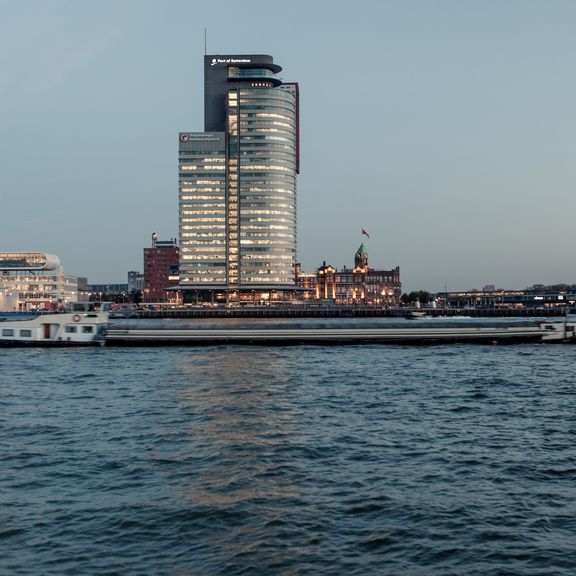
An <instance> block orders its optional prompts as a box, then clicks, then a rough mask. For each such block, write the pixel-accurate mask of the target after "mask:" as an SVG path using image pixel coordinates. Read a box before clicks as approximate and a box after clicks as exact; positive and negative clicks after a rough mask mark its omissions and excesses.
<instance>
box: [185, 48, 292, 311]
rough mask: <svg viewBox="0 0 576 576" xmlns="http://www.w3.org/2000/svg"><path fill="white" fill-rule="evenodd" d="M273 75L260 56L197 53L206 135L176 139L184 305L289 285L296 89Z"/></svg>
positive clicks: (268, 60) (275, 69)
mask: <svg viewBox="0 0 576 576" xmlns="http://www.w3.org/2000/svg"><path fill="white" fill-rule="evenodd" d="M281 70H282V68H281V67H280V66H278V65H277V64H274V62H273V59H272V57H271V56H266V55H260V54H259V55H246V56H222V55H211V56H205V57H204V132H181V133H180V138H179V139H180V146H179V148H180V161H179V168H180V178H179V200H180V202H179V203H180V216H179V221H180V285H179V288H180V289H181V290H182V291H183V293H184V301H185V302H187V301H188V302H193V301H195V300H206V299H210V300H214V297H215V296H216V297H217V298H226V299H230V300H241V299H247V298H251V299H255V300H256V299H259V298H266V297H270V294H271V293H273V294H276V295H278V294H281V293H283V292H287V291H288V292H289V291H291V290H294V289H295V286H294V265H295V262H296V174H297V173H298V172H299V145H298V137H299V130H298V85H297V84H295V83H284V82H282V81H281V80H280V79H279V78H278V76H277V74H278V73H279V72H280V71H281ZM265 294H268V296H265Z"/></svg>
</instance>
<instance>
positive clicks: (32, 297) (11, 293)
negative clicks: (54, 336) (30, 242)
mask: <svg viewBox="0 0 576 576" xmlns="http://www.w3.org/2000/svg"><path fill="white" fill-rule="evenodd" d="M77 300H78V278H77V277H75V276H68V275H65V274H64V268H63V267H62V265H61V264H60V260H59V258H58V256H54V255H53V254H46V253H44V252H0V311H5V312H26V311H31V310H52V309H56V308H59V307H62V306H64V305H66V304H68V303H70V302H74V301H77Z"/></svg>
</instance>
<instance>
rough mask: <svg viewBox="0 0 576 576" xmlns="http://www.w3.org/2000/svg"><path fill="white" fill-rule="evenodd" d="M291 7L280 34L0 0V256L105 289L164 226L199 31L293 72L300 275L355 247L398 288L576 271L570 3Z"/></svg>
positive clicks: (133, 12) (140, 13)
mask: <svg viewBox="0 0 576 576" xmlns="http://www.w3.org/2000/svg"><path fill="white" fill-rule="evenodd" d="M293 6H294V10H291V11H290V12H289V13H284V12H283V13H282V22H281V24H282V26H281V27H280V28H278V25H279V23H278V16H277V14H276V12H277V11H276V10H274V9H272V8H271V7H270V4H269V3H265V2H262V1H247V2H245V3H243V4H242V5H241V6H240V5H238V4H237V3H233V2H229V3H226V2H225V3H224V7H225V10H222V7H219V8H218V9H215V8H209V7H208V6H202V5H193V4H192V3H189V2H184V1H179V0H174V1H172V2H168V3H165V4H160V3H158V2H152V1H146V0H144V1H142V2H138V3H136V2H126V3H122V4H116V3H113V2H110V1H107V0H104V1H103V2H101V3H99V4H98V6H95V5H84V4H81V3H76V2H71V1H64V0H54V1H53V2H50V3H43V2H39V1H34V0H32V1H31V2H27V3H26V4H25V5H24V4H22V5H18V4H16V3H13V2H3V1H1V0H0V7H1V8H2V9H3V10H2V12H3V19H2V21H1V22H0V47H1V48H2V49H1V50H0V54H1V56H0V71H2V74H1V75H0V107H1V110H2V114H1V115H0V153H1V154H2V158H3V169H2V171H1V172H0V190H1V197H0V201H1V206H2V210H1V211H0V227H1V229H2V237H1V239H0V247H1V248H2V250H4V251H28V250H37V251H41V252H47V253H53V254H56V255H58V256H59V257H60V260H61V261H62V263H63V265H64V267H65V270H66V272H67V273H72V274H75V275H78V276H88V277H89V278H90V281H91V282H102V283H105V282H116V281H119V280H122V279H124V278H125V275H126V273H127V271H128V270H141V269H142V248H143V247H144V246H147V245H148V238H149V236H150V234H151V232H152V231H154V230H155V231H157V232H158V234H159V236H161V237H172V236H174V235H176V234H177V230H178V184H177V167H176V161H175V158H176V150H177V144H176V136H177V134H178V133H179V132H184V131H186V130H189V131H190V132H194V131H198V130H200V129H201V127H202V126H203V106H202V93H203V77H202V76H203V65H202V64H203V56H204V29H205V28H207V45H208V50H207V51H208V53H210V54H272V55H274V58H275V60H277V61H278V62H280V63H281V65H282V66H283V67H284V69H285V70H287V71H288V76H289V77H290V78H295V79H297V80H298V82H299V84H300V92H301V97H300V109H301V122H300V124H301V163H302V174H301V176H300V177H299V184H298V190H299V191H298V212H297V217H298V253H297V260H298V261H300V262H302V266H303V269H305V270H310V271H312V270H314V269H315V268H317V267H318V266H320V265H321V264H322V261H324V260H325V261H327V262H329V263H330V264H332V265H334V266H336V267H338V268H339V267H341V266H343V265H347V264H350V262H349V255H350V253H351V252H352V251H353V250H354V249H356V247H357V245H358V244H360V242H361V241H365V243H366V247H367V250H368V253H369V254H370V261H371V263H372V265H373V266H375V267H378V268H392V267H394V266H397V265H399V266H400V267H401V269H402V283H403V291H411V290H418V289H427V290H430V291H440V290H444V289H445V287H447V288H448V290H466V289H470V288H482V286H484V285H486V284H493V285H495V286H497V287H502V288H524V287H526V286H529V285H532V284H536V283H542V284H554V283H560V282H565V283H573V282H574V277H573V273H572V271H571V269H570V267H569V265H568V262H569V259H568V249H567V246H568V244H569V242H570V240H571V229H572V222H571V220H570V212H571V210H570V209H571V207H572V204H573V202H574V200H573V199H572V197H573V195H572V190H571V187H572V183H573V182H574V176H575V171H576V167H575V165H574V162H573V161H572V156H573V148H574V147H573V134H574V132H575V130H574V128H575V126H574V124H575V123H576V118H575V113H574V111H573V105H572V103H573V101H574V95H575V92H576V80H575V79H574V77H573V75H572V74H570V70H571V68H572V62H573V60H574V55H575V54H576V38H574V36H573V34H572V30H571V22H572V21H573V20H574V16H576V5H574V4H573V3H571V2H568V1H553V2H543V1H528V2H525V1H520V0H516V1H514V0H512V1H510V2H507V3H505V4H502V3H496V2H494V3H477V4H473V3H458V2H454V1H437V2H424V1H420V2H418V1H417V2H413V3H410V4H409V5H408V4H406V3H398V2H376V1H364V2H359V3H356V4H355V5H354V6H351V5H350V4H349V3H345V2H334V3H331V4H330V13H329V14H327V13H326V8H325V7H322V6H309V5H308V4H306V3H305V2H302V1H296V2H295V3H294V4H293ZM224 13H225V14H226V18H225V19H224V18H222V15H223V14H224ZM328 16H329V18H328ZM238 30H242V33H241V34H240V33H239V32H238ZM362 229H364V230H366V231H368V232H369V234H370V238H369V239H366V238H365V237H364V236H363V235H362V234H361V231H362Z"/></svg>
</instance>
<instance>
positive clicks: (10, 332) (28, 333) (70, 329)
mask: <svg viewBox="0 0 576 576" xmlns="http://www.w3.org/2000/svg"><path fill="white" fill-rule="evenodd" d="M77 328H78V327H77V326H66V327H65V328H64V331H65V332H66V333H68V334H71V333H75V332H77V331H78V330H77ZM81 328H82V333H83V334H92V333H93V332H94V327H93V326H82V327H81ZM15 333H16V330H14V329H13V328H2V336H16V334H15ZM18 337H20V338H32V330H28V329H21V330H18Z"/></svg>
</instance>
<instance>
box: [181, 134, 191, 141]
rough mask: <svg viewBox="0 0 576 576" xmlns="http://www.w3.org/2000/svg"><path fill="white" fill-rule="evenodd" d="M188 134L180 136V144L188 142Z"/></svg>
mask: <svg viewBox="0 0 576 576" xmlns="http://www.w3.org/2000/svg"><path fill="white" fill-rule="evenodd" d="M188 139H189V136H188V134H180V142H188Z"/></svg>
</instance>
